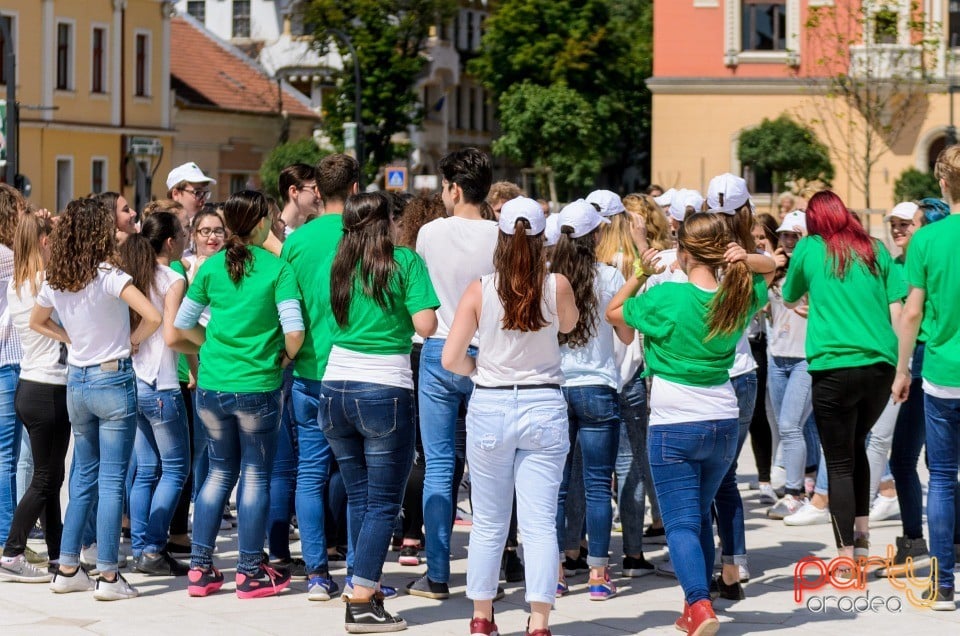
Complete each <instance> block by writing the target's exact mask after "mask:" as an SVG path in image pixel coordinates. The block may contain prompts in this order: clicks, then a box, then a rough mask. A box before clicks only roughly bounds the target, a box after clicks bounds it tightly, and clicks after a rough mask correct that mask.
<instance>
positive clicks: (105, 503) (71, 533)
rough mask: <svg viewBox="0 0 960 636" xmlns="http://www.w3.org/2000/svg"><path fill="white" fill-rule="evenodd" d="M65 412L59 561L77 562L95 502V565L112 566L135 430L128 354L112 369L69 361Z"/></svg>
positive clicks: (132, 378)
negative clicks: (68, 447) (66, 490)
mask: <svg viewBox="0 0 960 636" xmlns="http://www.w3.org/2000/svg"><path fill="white" fill-rule="evenodd" d="M67 412H68V413H69V414H70V423H71V425H72V426H73V437H74V456H73V461H74V463H75V464H76V468H75V470H73V471H72V472H71V474H70V501H69V503H68V504H67V513H66V516H65V518H64V523H63V540H62V542H61V547H60V563H61V564H63V565H66V566H76V565H78V564H79V563H80V547H81V542H82V540H83V536H84V527H85V526H86V524H87V520H88V518H89V517H90V512H91V510H92V508H93V507H94V506H96V525H97V569H98V570H100V571H101V572H116V571H117V561H118V558H119V552H120V522H121V519H122V517H123V500H124V496H123V495H124V486H125V483H126V479H127V469H128V467H129V466H130V456H131V455H132V454H133V440H134V437H135V436H136V431H137V383H136V377H135V376H134V374H133V365H132V363H131V362H130V359H129V358H128V359H126V360H121V361H120V362H119V369H118V370H117V371H104V370H101V368H100V365H95V366H91V367H75V366H72V365H71V366H70V367H69V371H68V373H67Z"/></svg>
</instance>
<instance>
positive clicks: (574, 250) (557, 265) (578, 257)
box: [550, 225, 600, 349]
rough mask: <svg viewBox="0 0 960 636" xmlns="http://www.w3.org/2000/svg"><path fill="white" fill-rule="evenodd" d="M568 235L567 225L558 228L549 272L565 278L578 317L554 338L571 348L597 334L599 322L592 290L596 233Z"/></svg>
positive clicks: (594, 293) (569, 232)
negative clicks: (569, 287)
mask: <svg viewBox="0 0 960 636" xmlns="http://www.w3.org/2000/svg"><path fill="white" fill-rule="evenodd" d="M572 234H573V228H572V227H571V226H569V225H563V226H561V227H560V239H559V240H558V241H557V245H556V247H555V248H554V251H553V258H552V259H551V261H550V271H551V272H553V273H554V274H563V275H564V276H566V277H567V279H568V280H569V281H570V285H571V286H572V287H573V296H574V300H575V301H576V304H577V309H579V310H580V318H579V320H577V325H576V326H575V327H574V328H573V331H571V332H570V333H561V334H559V336H558V338H559V341H560V344H562V345H563V344H565V345H567V346H568V347H570V348H571V349H575V348H577V347H583V346H586V344H587V343H588V342H589V341H590V338H593V337H594V336H595V335H597V325H598V323H599V322H600V310H599V308H598V305H599V299H598V298H597V292H596V287H595V282H596V280H597V258H596V249H597V235H598V231H597V230H594V231H592V232H590V233H589V234H587V235H585V236H581V237H580V238H573V236H572Z"/></svg>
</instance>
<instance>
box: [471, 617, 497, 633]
mask: <svg viewBox="0 0 960 636" xmlns="http://www.w3.org/2000/svg"><path fill="white" fill-rule="evenodd" d="M470 636H500V631H499V629H498V628H497V624H496V623H494V622H493V621H492V620H491V621H488V620H487V619H485V618H475V619H473V620H472V621H470Z"/></svg>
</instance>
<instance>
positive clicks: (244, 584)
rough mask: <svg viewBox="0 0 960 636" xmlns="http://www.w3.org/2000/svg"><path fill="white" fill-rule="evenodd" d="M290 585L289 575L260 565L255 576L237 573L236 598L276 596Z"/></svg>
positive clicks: (268, 566) (283, 571)
mask: <svg viewBox="0 0 960 636" xmlns="http://www.w3.org/2000/svg"><path fill="white" fill-rule="evenodd" d="M289 585H290V573H289V572H287V571H286V570H283V569H280V570H278V569H275V568H273V567H271V566H270V565H268V564H266V563H261V564H260V567H259V568H258V569H257V572H256V574H253V575H252V576H251V575H247V574H243V573H242V572H237V598H263V597H265V596H276V595H277V594H279V593H280V592H282V591H283V590H285V589H287V587H288V586H289Z"/></svg>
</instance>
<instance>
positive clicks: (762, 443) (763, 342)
mask: <svg viewBox="0 0 960 636" xmlns="http://www.w3.org/2000/svg"><path fill="white" fill-rule="evenodd" d="M750 351H752V352H753V359H754V360H756V361H757V402H756V405H755V406H754V408H753V419H751V420H750V448H752V449H753V457H754V460H756V462H757V481H759V482H760V483H764V484H768V483H770V464H771V463H773V434H772V433H771V432H770V421H769V420H768V419H767V339H766V338H765V337H763V336H762V335H761V336H760V337H759V338H757V339H756V340H754V339H753V338H751V339H750Z"/></svg>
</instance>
